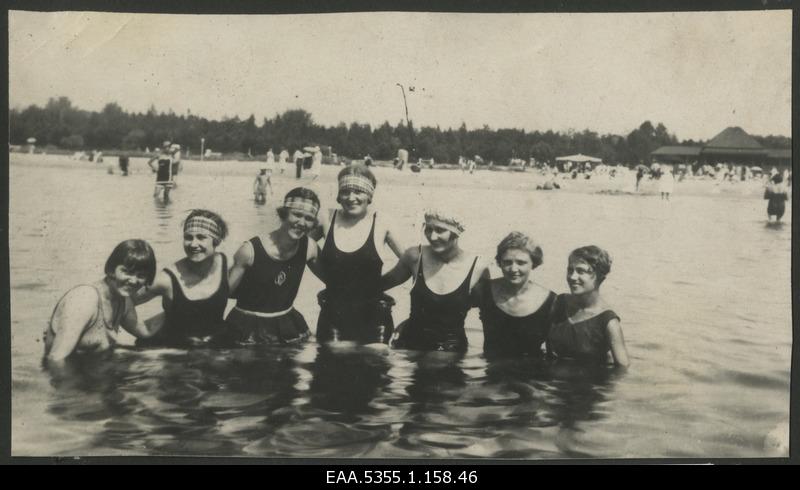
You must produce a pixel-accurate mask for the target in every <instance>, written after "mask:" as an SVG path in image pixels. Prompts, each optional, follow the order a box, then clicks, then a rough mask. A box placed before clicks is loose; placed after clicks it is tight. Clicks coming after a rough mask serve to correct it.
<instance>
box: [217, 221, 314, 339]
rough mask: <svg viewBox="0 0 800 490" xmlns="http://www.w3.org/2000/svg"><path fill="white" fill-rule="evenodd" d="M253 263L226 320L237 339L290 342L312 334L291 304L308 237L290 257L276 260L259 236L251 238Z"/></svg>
mask: <svg viewBox="0 0 800 490" xmlns="http://www.w3.org/2000/svg"><path fill="white" fill-rule="evenodd" d="M249 241H250V244H251V245H252V246H253V253H254V255H253V265H252V266H251V267H249V268H248V269H247V270H246V271H245V273H244V275H243V276H242V281H241V283H239V287H238V288H237V289H236V293H235V294H234V295H233V297H235V298H236V299H237V301H236V307H235V308H234V309H233V310H231V312H230V313H229V314H228V318H227V319H226V320H225V321H226V323H227V324H228V326H229V330H230V332H229V335H231V336H232V339H233V341H234V342H235V343H237V344H240V345H249V344H288V343H297V342H301V341H304V340H306V339H307V338H308V337H309V336H310V334H311V333H310V331H309V329H308V324H307V323H306V321H305V319H304V318H303V315H302V314H300V312H298V311H297V310H295V309H294V307H293V306H292V304H293V303H294V299H295V297H296V296H297V291H298V289H299V288H300V281H301V280H302V278H303V272H304V271H305V268H306V256H307V255H308V237H307V236H304V237H303V238H301V239H300V240H299V242H298V244H297V252H296V253H295V254H294V256H293V257H292V258H290V259H289V260H276V259H274V258H272V257H270V256H269V255H268V254H267V251H266V250H265V249H264V245H263V244H262V243H261V239H260V238H259V237H253V238H251V239H250V240H249Z"/></svg>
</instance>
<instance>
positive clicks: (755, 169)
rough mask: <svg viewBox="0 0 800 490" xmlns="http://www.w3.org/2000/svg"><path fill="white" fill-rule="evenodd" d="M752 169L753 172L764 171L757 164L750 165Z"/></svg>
mask: <svg viewBox="0 0 800 490" xmlns="http://www.w3.org/2000/svg"><path fill="white" fill-rule="evenodd" d="M750 170H752V171H753V172H763V170H762V169H761V167H758V166H755V165H754V166H752V167H750Z"/></svg>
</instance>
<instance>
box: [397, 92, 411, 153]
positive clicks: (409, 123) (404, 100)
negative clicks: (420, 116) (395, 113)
mask: <svg viewBox="0 0 800 490" xmlns="http://www.w3.org/2000/svg"><path fill="white" fill-rule="evenodd" d="M397 86H398V87H400V91H401V92H402V93H403V107H405V109H406V126H408V134H409V135H410V136H411V157H409V163H410V160H411V158H412V157H413V156H414V154H415V153H416V148H415V145H414V129H413V128H412V127H411V121H410V120H409V119H408V103H407V102H406V90H405V88H403V86H402V85H401V84H399V83H398V84H397Z"/></svg>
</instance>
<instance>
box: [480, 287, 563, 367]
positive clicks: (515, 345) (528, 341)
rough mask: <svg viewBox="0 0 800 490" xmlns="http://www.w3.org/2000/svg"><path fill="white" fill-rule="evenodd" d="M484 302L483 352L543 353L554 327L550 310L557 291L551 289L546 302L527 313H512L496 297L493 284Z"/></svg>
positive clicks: (482, 312) (482, 311)
mask: <svg viewBox="0 0 800 490" xmlns="http://www.w3.org/2000/svg"><path fill="white" fill-rule="evenodd" d="M486 289H487V293H486V294H485V295H484V297H483V300H482V301H481V304H480V318H481V322H482V323H483V352H484V354H486V355H490V356H497V355H499V356H521V355H525V354H532V355H541V353H542V344H543V343H544V341H545V340H546V339H547V333H548V331H549V330H550V313H551V309H552V307H553V302H554V301H555V299H556V294H555V293H554V292H552V291H551V292H550V293H549V294H548V295H547V299H545V301H544V303H542V305H541V306H540V307H539V308H538V309H537V310H536V311H534V312H533V313H531V314H529V315H525V316H513V315H509V314H508V313H506V312H505V311H503V310H501V309H500V308H499V307H498V306H497V304H496V303H495V300H494V295H493V294H492V287H491V284H486Z"/></svg>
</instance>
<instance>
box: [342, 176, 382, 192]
mask: <svg viewBox="0 0 800 490" xmlns="http://www.w3.org/2000/svg"><path fill="white" fill-rule="evenodd" d="M347 190H353V191H357V192H363V193H364V194H367V195H368V196H370V197H372V195H373V194H375V185H374V184H373V183H372V181H371V180H369V179H368V178H366V177H364V176H363V175H352V174H351V175H344V176H342V178H340V179H339V192H342V191H347Z"/></svg>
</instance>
